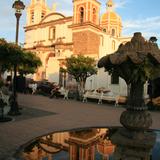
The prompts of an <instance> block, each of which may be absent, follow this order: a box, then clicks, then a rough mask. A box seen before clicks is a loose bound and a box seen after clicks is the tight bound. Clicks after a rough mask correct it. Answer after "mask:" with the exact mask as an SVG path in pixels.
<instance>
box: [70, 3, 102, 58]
mask: <svg viewBox="0 0 160 160" xmlns="http://www.w3.org/2000/svg"><path fill="white" fill-rule="evenodd" d="M99 11H100V3H99V2H98V0H73V24H72V25H71V28H72V31H73V36H72V37H73V44H74V47H73V54H81V55H87V56H91V57H94V58H98V53H99V44H100V36H99V31H100V30H101V29H100V27H99Z"/></svg>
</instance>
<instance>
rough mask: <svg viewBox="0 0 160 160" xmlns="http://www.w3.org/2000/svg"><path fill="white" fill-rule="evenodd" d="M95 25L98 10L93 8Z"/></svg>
mask: <svg viewBox="0 0 160 160" xmlns="http://www.w3.org/2000/svg"><path fill="white" fill-rule="evenodd" d="M93 23H96V9H95V8H93Z"/></svg>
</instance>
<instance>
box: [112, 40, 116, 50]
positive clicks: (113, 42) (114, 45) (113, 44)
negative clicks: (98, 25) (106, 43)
mask: <svg viewBox="0 0 160 160" xmlns="http://www.w3.org/2000/svg"><path fill="white" fill-rule="evenodd" d="M115 48H116V43H115V41H114V40H113V41H112V49H113V50H115Z"/></svg>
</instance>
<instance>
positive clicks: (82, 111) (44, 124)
mask: <svg viewBox="0 0 160 160" xmlns="http://www.w3.org/2000/svg"><path fill="white" fill-rule="evenodd" d="M18 102H19V104H20V106H22V110H21V112H22V115H21V116H18V117H14V120H13V121H11V122H7V123H0V126H1V127H0V160H6V159H8V160H9V159H11V158H10V157H11V155H13V154H14V153H15V152H16V150H17V149H18V148H19V147H20V146H21V145H23V144H25V143H26V142H28V141H30V140H32V139H34V138H35V137H39V136H42V135H45V134H47V133H51V132H54V131H60V130H67V129H73V128H81V127H91V126H92V127H93V126H94V127H96V126H97V127H104V126H120V123H119V118H120V114H121V112H122V111H123V110H124V109H123V108H121V107H115V106H114V105H112V104H102V105H98V104H97V103H95V102H88V103H82V102H79V101H75V100H63V99H49V98H48V97H44V96H39V95H23V94H20V95H19V96H18ZM151 114H152V117H153V125H152V128H153V129H159V128H160V112H151Z"/></svg>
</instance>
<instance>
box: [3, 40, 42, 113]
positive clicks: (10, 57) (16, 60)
mask: <svg viewBox="0 0 160 160" xmlns="http://www.w3.org/2000/svg"><path fill="white" fill-rule="evenodd" d="M40 65H41V61H40V59H39V58H38V57H36V55H35V54H33V53H31V52H26V51H24V50H23V49H22V48H21V47H20V46H18V45H17V44H15V43H8V42H6V41H5V40H4V39H0V74H1V73H3V72H4V71H6V70H13V71H14V79H13V101H12V104H11V109H10V111H9V114H10V115H19V114H20V112H19V110H18V103H17V101H16V97H17V95H16V76H17V71H18V70H19V71H20V73H23V74H27V73H34V72H35V71H36V68H37V67H38V66H40Z"/></svg>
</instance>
